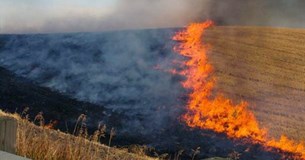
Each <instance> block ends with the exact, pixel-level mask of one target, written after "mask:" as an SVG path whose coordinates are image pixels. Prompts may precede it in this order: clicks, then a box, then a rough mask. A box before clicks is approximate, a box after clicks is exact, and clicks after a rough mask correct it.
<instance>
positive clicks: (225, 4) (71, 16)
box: [0, 0, 305, 33]
mask: <svg viewBox="0 0 305 160" xmlns="http://www.w3.org/2000/svg"><path fill="white" fill-rule="evenodd" d="M0 3H3V4H2V5H1V7H2V8H1V9H0V33H46V32H88V31H89V32H96V31H105V30H124V29H143V28H167V27H183V26H185V25H187V24H188V23H190V22H193V21H204V20H206V19H212V20H214V21H216V22H217V24H219V25H261V26H283V27H299V28H302V27H304V26H305V17H304V16H303V15H304V12H305V11H304V9H303V8H304V7H305V2H304V1H302V0H289V1H287V0H256V1H253V0H188V1H187V0H153V1H152V0H132V1H126V0H117V1H112V2H111V5H110V4H108V5H105V4H106V1H90V2H85V1H82V0H76V1H70V0H64V1H58V0H55V1H52V2H51V1H42V2H32V3H24V2H20V1H19V0H12V1H5V0H0ZM49 3H50V4H49ZM107 3H110V2H107Z"/></svg>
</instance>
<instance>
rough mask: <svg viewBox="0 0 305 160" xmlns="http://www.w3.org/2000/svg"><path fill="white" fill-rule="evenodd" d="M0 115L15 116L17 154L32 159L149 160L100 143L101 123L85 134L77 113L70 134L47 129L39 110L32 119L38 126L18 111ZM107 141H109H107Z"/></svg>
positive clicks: (101, 134)
mask: <svg viewBox="0 0 305 160" xmlns="http://www.w3.org/2000/svg"><path fill="white" fill-rule="evenodd" d="M0 116H9V117H13V118H15V119H17V121H18V129H17V146H16V148H17V154H18V155H20V156H23V157H28V158H31V159H33V160H99V159H103V160H105V159H106V160H116V159H117V160H133V159H136V160H146V159H147V160H148V159H152V158H150V157H147V156H145V155H143V154H142V155H137V154H132V153H128V151H127V150H123V149H117V148H111V147H108V146H105V145H103V144H100V143H99V139H100V138H101V137H103V134H104V127H103V126H101V127H100V129H99V130H97V131H96V132H95V133H94V135H92V136H88V134H87V133H86V131H85V130H82V129H80V128H84V127H82V125H81V122H82V121H83V120H84V118H85V117H83V115H82V116H80V118H79V120H78V124H77V125H76V127H75V128H76V129H75V132H77V135H78V136H73V135H70V134H66V133H63V132H60V131H56V130H53V129H49V128H50V126H48V125H44V124H43V123H44V121H43V117H42V116H41V115H40V114H38V116H36V118H35V121H38V122H39V123H40V124H41V126H37V125H34V124H33V123H31V122H29V121H28V120H27V119H24V118H21V117H20V116H19V115H17V114H7V113H4V112H2V111H1V110H0ZM109 144H110V142H109Z"/></svg>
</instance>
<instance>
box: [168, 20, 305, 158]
mask: <svg viewBox="0 0 305 160" xmlns="http://www.w3.org/2000/svg"><path fill="white" fill-rule="evenodd" d="M212 25H213V22H212V21H206V22H204V23H192V24H190V25H189V26H188V27H187V28H186V29H185V30H183V31H181V32H178V33H177V34H176V35H175V36H174V37H173V40H175V41H178V42H179V43H178V44H177V45H176V46H175V47H174V51H176V52H177V53H179V54H181V55H183V56H185V57H187V58H188V60H187V61H186V62H185V63H184V65H185V69H184V70H183V71H182V72H181V73H180V74H182V75H184V76H185V77H186V80H185V81H184V82H183V83H182V85H183V87H185V88H187V89H190V90H191V93H190V94H189V101H188V105H187V112H186V113H185V114H184V115H182V119H183V120H184V121H185V123H186V124H187V125H188V126H190V127H198V128H201V129H209V130H214V131H215V132H219V133H225V134H226V135H227V136H228V137H230V138H248V139H251V140H252V142H253V143H260V144H263V145H264V146H266V147H274V148H278V149H281V150H282V151H285V152H290V153H293V154H295V159H305V147H304V145H303V144H302V143H300V144H297V143H295V142H293V141H292V140H289V139H288V138H286V137H285V136H282V137H281V139H280V140H275V139H272V140H270V139H268V138H267V131H266V129H262V128H260V126H259V124H258V121H257V120H256V118H255V116H254V114H253V113H252V112H251V111H250V110H249V109H248V103H247V102H241V103H240V104H238V105H234V104H233V103H232V101H231V100H230V99H227V98H225V97H224V96H222V95H220V94H218V95H216V96H212V94H211V92H212V90H213V88H214V85H215V81H216V78H215V77H214V76H213V66H212V65H211V64H209V62H208V59H207V51H208V50H209V48H210V46H209V45H207V44H204V42H203V41H202V38H203V35H204V32H205V30H206V29H207V28H208V27H210V26H212Z"/></svg>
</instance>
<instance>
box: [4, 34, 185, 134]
mask: <svg viewBox="0 0 305 160" xmlns="http://www.w3.org/2000/svg"><path fill="white" fill-rule="evenodd" d="M173 32H174V31H172V30H146V31H121V32H113V33H111V32H109V33H96V34H89V33H80V34H52V35H11V36H2V37H1V41H5V45H4V46H2V47H1V52H0V65H1V66H4V67H6V68H8V69H10V70H11V71H13V72H15V73H16V74H17V75H21V76H23V77H26V78H28V79H30V80H33V81H34V82H35V83H37V84H38V85H41V86H45V87H49V88H52V89H53V90H56V91H59V92H62V93H64V94H67V95H70V96H72V97H74V98H77V99H79V100H82V101H87V102H91V103H95V104H99V105H103V106H105V107H106V108H108V109H110V110H112V111H113V112H116V113H120V114H122V115H124V116H125V117H126V118H125V119H124V122H122V126H123V127H122V130H121V131H127V132H129V131H131V132H134V130H137V131H138V132H139V133H142V134H148V133H151V132H152V131H158V130H157V128H162V127H164V126H166V125H168V124H167V123H169V121H170V120H171V119H172V120H173V119H174V120H175V121H176V119H177V118H178V117H179V115H180V114H181V111H182V108H183V105H182V103H181V102H182V100H181V97H182V96H183V95H184V90H183V88H182V87H181V85H180V80H181V77H179V76H176V75H172V74H170V73H168V72H167V70H170V69H173V68H175V66H174V63H172V61H173V60H174V59H177V58H178V59H179V57H178V56H177V54H175V53H173V52H172V44H171V41H170V39H171V35H172V33H173ZM46 114H47V113H46ZM109 114H111V113H109ZM102 115H103V114H102V113H101V117H100V119H97V120H96V121H99V120H102V119H105V118H107V117H103V116H102ZM117 120H118V119H117Z"/></svg>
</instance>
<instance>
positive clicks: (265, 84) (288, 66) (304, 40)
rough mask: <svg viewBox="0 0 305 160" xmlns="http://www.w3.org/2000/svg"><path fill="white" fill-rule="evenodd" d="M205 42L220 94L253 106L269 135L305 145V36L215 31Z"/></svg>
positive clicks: (286, 32)
mask: <svg viewBox="0 0 305 160" xmlns="http://www.w3.org/2000/svg"><path fill="white" fill-rule="evenodd" d="M204 42H206V43H208V44H210V45H211V50H210V53H209V61H210V62H211V63H212V64H213V66H214V69H215V75H216V77H217V87H216V90H218V91H220V92H221V93H223V94H224V95H225V96H227V97H229V98H232V99H233V100H234V102H236V103H237V102H239V101H241V100H245V101H248V102H249V104H250V108H251V110H252V111H253V112H254V114H255V116H256V117H257V119H258V121H259V123H260V124H261V126H262V127H264V128H267V129H268V130H269V135H271V136H275V137H278V136H280V135H281V134H285V135H287V136H288V137H290V138H293V139H296V140H305V117H304V114H305V100H304V97H305V45H304V44H305V30H301V29H285V28H267V27H235V26H232V27H212V28H210V29H209V30H207V32H206V33H205V37H204Z"/></svg>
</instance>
